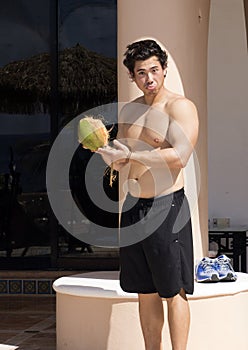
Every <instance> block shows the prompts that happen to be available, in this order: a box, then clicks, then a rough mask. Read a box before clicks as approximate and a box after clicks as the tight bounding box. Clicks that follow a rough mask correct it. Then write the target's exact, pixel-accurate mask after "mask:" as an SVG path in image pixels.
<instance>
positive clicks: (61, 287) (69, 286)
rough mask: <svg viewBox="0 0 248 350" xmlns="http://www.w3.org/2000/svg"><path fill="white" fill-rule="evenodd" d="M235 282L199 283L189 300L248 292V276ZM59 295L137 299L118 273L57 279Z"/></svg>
mask: <svg viewBox="0 0 248 350" xmlns="http://www.w3.org/2000/svg"><path fill="white" fill-rule="evenodd" d="M237 275H238V279H237V281H235V282H217V283H197V282H195V291H194V294H193V295H188V299H192V300H193V299H202V298H212V297H217V296H224V295H234V294H238V293H242V292H245V291H248V274H246V273H241V272H238V273H237ZM53 288H54V290H55V291H56V292H57V293H61V294H67V295H74V296H81V297H92V298H110V299H114V298H128V299H137V297H138V296H137V294H136V293H126V292H124V291H123V290H122V289H121V287H120V283H119V272H118V271H97V272H87V273H82V274H78V275H73V276H66V277H61V278H59V279H57V280H56V281H55V282H54V283H53Z"/></svg>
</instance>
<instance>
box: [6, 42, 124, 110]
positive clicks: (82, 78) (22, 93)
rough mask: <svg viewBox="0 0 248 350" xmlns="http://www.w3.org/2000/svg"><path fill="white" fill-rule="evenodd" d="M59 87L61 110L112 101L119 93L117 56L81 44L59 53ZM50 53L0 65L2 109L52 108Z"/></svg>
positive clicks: (90, 106)
mask: <svg viewBox="0 0 248 350" xmlns="http://www.w3.org/2000/svg"><path fill="white" fill-rule="evenodd" d="M58 77H59V79H58V80H59V81H58V90H59V100H60V107H61V111H62V113H66V114H68V113H71V114H74V115H76V114H78V113H81V112H82V111H84V110H85V109H89V108H92V107H93V106H96V105H99V104H104V103H109V102H112V101H113V100H114V99H115V97H116V95H117V68H116V60H115V59H112V58H108V57H105V56H102V55H99V54H97V53H95V52H92V51H88V50H86V49H85V48H84V47H82V46H81V45H79V44H78V45H76V46H75V47H72V48H68V49H64V50H63V51H61V52H60V53H59V67H58ZM50 104H51V63H50V55H49V54H48V53H42V54H39V55H36V56H33V57H31V58H29V59H26V60H20V61H15V62H11V63H9V64H7V65H6V66H4V67H2V68H0V112H4V113H20V114H26V113H27V114H32V113H34V112H49V110H50Z"/></svg>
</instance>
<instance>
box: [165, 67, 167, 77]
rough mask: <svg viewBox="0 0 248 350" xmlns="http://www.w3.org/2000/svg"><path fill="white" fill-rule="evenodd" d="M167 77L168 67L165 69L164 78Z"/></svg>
mask: <svg viewBox="0 0 248 350" xmlns="http://www.w3.org/2000/svg"><path fill="white" fill-rule="evenodd" d="M166 75H167V67H166V68H164V77H166Z"/></svg>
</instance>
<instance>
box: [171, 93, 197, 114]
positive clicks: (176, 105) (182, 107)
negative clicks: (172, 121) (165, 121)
mask: <svg viewBox="0 0 248 350" xmlns="http://www.w3.org/2000/svg"><path fill="white" fill-rule="evenodd" d="M165 108H166V111H167V113H168V114H169V115H170V116H172V117H173V116H176V115H177V114H178V113H179V114H181V113H182V112H186V111H187V110H193V109H194V110H195V105H194V103H193V102H192V101H191V100H190V99H188V98H186V97H185V96H183V95H178V94H175V93H172V94H171V95H170V96H169V98H168V101H167V103H166V107H165Z"/></svg>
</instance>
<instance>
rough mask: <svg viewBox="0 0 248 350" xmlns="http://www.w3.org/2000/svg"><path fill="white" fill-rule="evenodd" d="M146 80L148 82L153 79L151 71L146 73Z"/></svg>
mask: <svg viewBox="0 0 248 350" xmlns="http://www.w3.org/2000/svg"><path fill="white" fill-rule="evenodd" d="M147 81H148V82H152V81H153V76H152V73H147Z"/></svg>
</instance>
